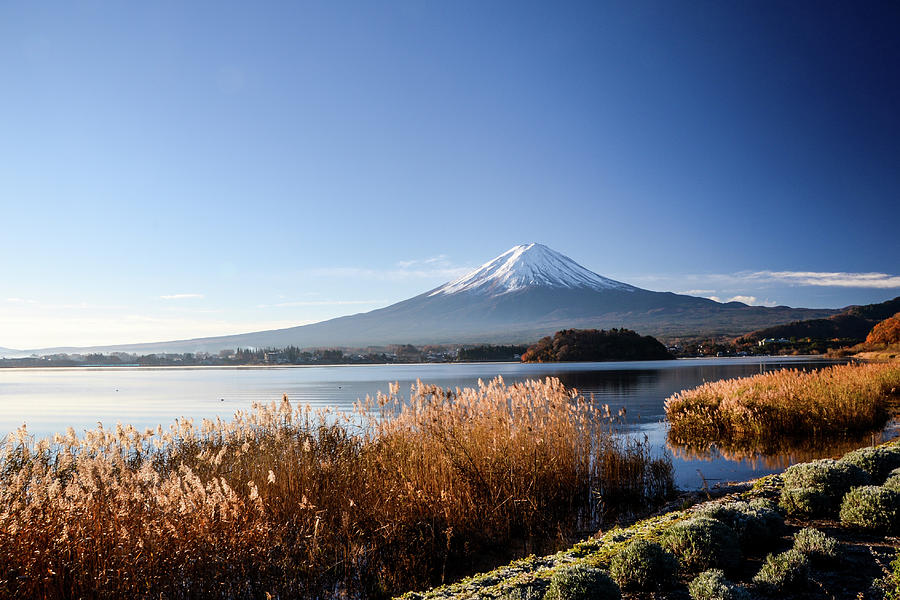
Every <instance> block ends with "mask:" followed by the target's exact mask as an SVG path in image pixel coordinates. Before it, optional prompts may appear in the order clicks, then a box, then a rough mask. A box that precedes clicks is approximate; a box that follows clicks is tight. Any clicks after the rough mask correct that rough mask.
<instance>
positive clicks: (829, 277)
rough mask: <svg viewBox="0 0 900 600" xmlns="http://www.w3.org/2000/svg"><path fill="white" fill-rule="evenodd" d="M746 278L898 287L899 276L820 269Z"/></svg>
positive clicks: (791, 282)
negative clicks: (824, 270) (823, 270)
mask: <svg viewBox="0 0 900 600" xmlns="http://www.w3.org/2000/svg"><path fill="white" fill-rule="evenodd" d="M744 277H745V278H746V279H752V280H760V281H777V282H783V283H789V284H794V285H811V286H820V287H856V288H877V289H890V288H900V276H897V275H891V274H889V273H845V272H822V271H756V272H754V273H747V274H745V275H744Z"/></svg>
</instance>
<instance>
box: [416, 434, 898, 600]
mask: <svg viewBox="0 0 900 600" xmlns="http://www.w3.org/2000/svg"><path fill="white" fill-rule="evenodd" d="M898 465H900V445H897V444H896V443H891V444H886V445H883V446H880V447H878V448H872V447H867V448H863V449H860V450H856V451H853V452H850V453H848V454H846V455H845V456H844V457H843V458H842V459H841V460H830V459H826V460H816V461H812V462H811V463H801V464H798V465H795V466H793V467H791V468H790V469H789V470H788V471H786V472H785V473H784V474H782V475H770V476H767V477H763V478H761V479H759V480H756V481H753V482H746V483H742V484H736V485H732V486H730V487H729V488H728V489H727V491H726V492H725V493H724V494H723V495H721V496H720V497H719V498H717V499H715V500H712V499H710V500H708V501H701V502H699V503H696V504H693V503H694V502H696V497H695V498H694V499H688V498H685V500H684V504H683V505H682V506H681V507H679V508H678V509H676V510H672V511H670V512H665V513H663V514H659V515H657V516H653V517H650V518H647V519H643V520H640V521H638V522H636V523H634V524H633V525H630V526H627V527H622V528H619V527H616V528H613V529H611V530H609V531H605V532H599V533H598V534H597V535H595V536H594V537H592V538H590V539H587V540H584V541H582V542H579V543H577V544H575V545H574V546H572V547H571V548H569V549H567V550H564V551H561V552H558V553H556V554H552V555H547V556H542V557H536V556H532V557H528V558H527V559H523V560H519V561H516V562H513V563H510V564H508V565H505V566H503V567H500V568H498V569H495V570H494V571H491V572H488V573H483V574H480V575H476V576H473V577H470V578H468V579H465V580H462V581H459V582H456V583H454V584H451V585H447V586H443V587H438V588H434V589H431V590H427V591H424V592H410V593H407V594H405V595H404V596H403V597H402V598H403V600H476V599H477V600H486V599H493V600H523V599H531V600H556V599H558V598H566V599H567V600H596V599H597V598H607V599H618V598H624V599H626V600H640V599H646V598H669V599H673V600H750V599H751V598H804V599H806V600H851V599H853V600H859V599H866V600H876V599H879V600H884V598H897V597H900V558H898V552H897V550H898V545H900V538H898V537H896V535H897V532H898V531H900V492H897V491H896V490H898V489H900V468H898Z"/></svg>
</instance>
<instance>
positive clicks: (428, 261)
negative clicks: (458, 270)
mask: <svg viewBox="0 0 900 600" xmlns="http://www.w3.org/2000/svg"><path fill="white" fill-rule="evenodd" d="M418 265H430V266H440V267H443V268H447V267H451V266H452V265H451V263H450V261H449V260H448V258H447V255H446V254H438V255H437V256H432V257H430V258H420V259H413V260H401V261H398V262H397V266H398V267H400V268H401V269H408V268H410V267H415V266H418Z"/></svg>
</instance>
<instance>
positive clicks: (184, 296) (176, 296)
mask: <svg viewBox="0 0 900 600" xmlns="http://www.w3.org/2000/svg"><path fill="white" fill-rule="evenodd" d="M160 298H162V299H163V300H189V299H192V298H203V294H167V295H165V296H160Z"/></svg>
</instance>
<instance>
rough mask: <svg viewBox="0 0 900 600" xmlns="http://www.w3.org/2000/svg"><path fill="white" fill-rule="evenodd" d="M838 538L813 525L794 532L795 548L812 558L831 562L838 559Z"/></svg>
mask: <svg viewBox="0 0 900 600" xmlns="http://www.w3.org/2000/svg"><path fill="white" fill-rule="evenodd" d="M837 547H838V543H837V540H836V539H834V538H833V537H829V536H827V535H825V534H824V533H822V532H821V531H819V530H818V529H814V528H812V527H807V528H805V529H801V530H800V531H798V532H797V533H795V534H794V550H797V551H798V552H801V553H803V554H805V555H806V556H808V557H809V558H810V559H812V560H817V561H820V562H830V561H834V560H836V559H837Z"/></svg>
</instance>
